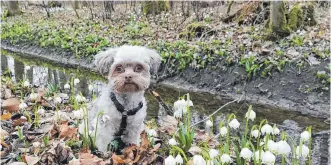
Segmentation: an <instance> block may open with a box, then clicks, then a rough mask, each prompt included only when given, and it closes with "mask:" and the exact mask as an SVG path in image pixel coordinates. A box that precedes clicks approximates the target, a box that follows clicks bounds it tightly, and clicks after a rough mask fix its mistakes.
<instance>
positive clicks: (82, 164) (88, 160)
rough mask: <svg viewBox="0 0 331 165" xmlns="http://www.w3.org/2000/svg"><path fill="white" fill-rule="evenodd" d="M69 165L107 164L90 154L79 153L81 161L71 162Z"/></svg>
mask: <svg viewBox="0 0 331 165" xmlns="http://www.w3.org/2000/svg"><path fill="white" fill-rule="evenodd" d="M78 162H79V163H78ZM77 163H78V164H77ZM68 165H106V163H105V162H104V161H103V160H102V159H100V158H98V157H97V156H95V155H93V154H91V153H90V152H88V153H79V159H78V160H77V159H74V160H71V161H70V162H69V164H68Z"/></svg>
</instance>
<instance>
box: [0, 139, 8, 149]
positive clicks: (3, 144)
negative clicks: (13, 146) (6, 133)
mask: <svg viewBox="0 0 331 165" xmlns="http://www.w3.org/2000/svg"><path fill="white" fill-rule="evenodd" d="M0 144H1V145H2V147H5V148H9V145H8V144H6V143H5V142H4V141H3V140H2V138H1V139H0Z"/></svg>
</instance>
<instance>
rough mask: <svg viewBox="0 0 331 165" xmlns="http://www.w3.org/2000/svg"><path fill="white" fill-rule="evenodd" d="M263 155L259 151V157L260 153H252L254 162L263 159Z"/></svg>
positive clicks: (262, 152)
mask: <svg viewBox="0 0 331 165" xmlns="http://www.w3.org/2000/svg"><path fill="white" fill-rule="evenodd" d="M263 154H264V151H261V155H260V151H256V152H255V153H254V156H255V160H256V161H258V160H260V159H261V158H262V157H263Z"/></svg>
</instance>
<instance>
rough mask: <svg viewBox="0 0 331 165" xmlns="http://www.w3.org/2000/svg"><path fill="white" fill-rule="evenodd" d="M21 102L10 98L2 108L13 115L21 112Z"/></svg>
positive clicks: (3, 103)
mask: <svg viewBox="0 0 331 165" xmlns="http://www.w3.org/2000/svg"><path fill="white" fill-rule="evenodd" d="M20 103H21V101H20V100H18V99H17V98H10V99H7V100H4V101H3V102H2V108H3V109H5V110H7V111H9V112H11V113H13V112H17V111H18V110H19V105H20Z"/></svg>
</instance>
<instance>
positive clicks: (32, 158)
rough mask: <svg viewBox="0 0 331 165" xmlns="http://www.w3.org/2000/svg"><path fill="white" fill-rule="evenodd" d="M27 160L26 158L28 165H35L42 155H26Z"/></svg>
mask: <svg viewBox="0 0 331 165" xmlns="http://www.w3.org/2000/svg"><path fill="white" fill-rule="evenodd" d="M25 160H26V163H27V164H28V165H34V164H37V163H38V162H39V160H40V157H35V156H28V155H25Z"/></svg>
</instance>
